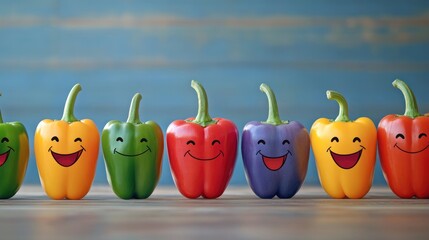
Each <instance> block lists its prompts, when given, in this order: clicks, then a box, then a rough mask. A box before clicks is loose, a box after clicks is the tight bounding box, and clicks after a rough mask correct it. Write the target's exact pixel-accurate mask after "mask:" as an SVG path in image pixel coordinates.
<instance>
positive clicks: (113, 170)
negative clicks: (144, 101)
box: [101, 93, 164, 199]
mask: <svg viewBox="0 0 429 240" xmlns="http://www.w3.org/2000/svg"><path fill="white" fill-rule="evenodd" d="M141 98H142V96H141V95H140V94H139V93H136V94H135V95H134V97H133V99H132V101H131V106H130V111H129V115H128V119H127V121H126V122H121V121H116V120H114V121H110V122H108V123H107V124H106V126H105V127H104V129H103V132H102V134H101V142H102V147H103V156H104V160H105V163H106V173H107V180H108V182H109V184H110V186H111V187H112V189H113V192H114V193H115V194H116V195H117V196H118V197H120V198H122V199H131V198H137V199H144V198H148V197H149V196H150V195H151V194H152V192H153V190H154V189H155V187H156V185H157V184H158V180H159V177H160V175H161V163H162V154H163V151H164V141H163V139H164V137H163V134H162V130H161V128H160V127H159V125H158V124H157V123H155V122H153V121H148V122H145V123H142V122H141V121H140V118H139V113H138V109H139V104H140V100H141Z"/></svg>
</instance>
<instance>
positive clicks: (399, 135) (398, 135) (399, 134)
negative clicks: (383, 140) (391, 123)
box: [395, 133, 405, 139]
mask: <svg viewBox="0 0 429 240" xmlns="http://www.w3.org/2000/svg"><path fill="white" fill-rule="evenodd" d="M395 138H402V139H405V136H404V135H403V134H401V133H398V134H396V137H395Z"/></svg>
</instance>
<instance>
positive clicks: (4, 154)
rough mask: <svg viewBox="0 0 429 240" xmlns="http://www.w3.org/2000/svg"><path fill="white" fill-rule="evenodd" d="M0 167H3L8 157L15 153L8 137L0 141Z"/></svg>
mask: <svg viewBox="0 0 429 240" xmlns="http://www.w3.org/2000/svg"><path fill="white" fill-rule="evenodd" d="M0 145H1V147H0V167H1V166H3V165H4V164H5V163H6V161H7V159H8V158H9V155H10V154H11V151H12V152H15V150H14V149H13V148H12V147H11V146H10V140H9V138H8V137H3V138H2V139H1V141H0Z"/></svg>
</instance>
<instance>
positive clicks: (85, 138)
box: [34, 84, 100, 199]
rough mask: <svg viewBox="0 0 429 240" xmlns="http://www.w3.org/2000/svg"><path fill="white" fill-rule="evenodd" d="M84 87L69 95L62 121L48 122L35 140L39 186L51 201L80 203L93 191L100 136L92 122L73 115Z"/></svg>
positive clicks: (43, 122) (43, 124)
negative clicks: (79, 200)
mask: <svg viewBox="0 0 429 240" xmlns="http://www.w3.org/2000/svg"><path fill="white" fill-rule="evenodd" d="M80 90H81V86H80V85H79V84H76V85H75V86H74V87H73V88H72V90H71V91H70V93H69V95H68V97H67V100H66V104H65V107H64V114H63V117H62V118H61V120H51V119H45V120H43V121H41V122H40V123H39V125H38V126H37V128H36V133H35V136H34V150H35V155H36V163H37V168H38V171H39V177H40V182H41V183H42V187H43V189H44V190H45V192H46V194H47V195H48V196H49V197H50V198H52V199H81V198H83V197H84V196H85V195H86V194H87V193H88V191H89V189H90V188H91V184H92V181H93V179H94V175H95V169H96V165H97V157H98V149H99V142H100V135H99V133H98V130H97V126H96V125H95V123H94V122H93V121H92V120H90V119H83V120H78V119H77V118H76V117H75V116H74V114H73V108H74V103H75V100H76V96H77V94H78V92H79V91H80Z"/></svg>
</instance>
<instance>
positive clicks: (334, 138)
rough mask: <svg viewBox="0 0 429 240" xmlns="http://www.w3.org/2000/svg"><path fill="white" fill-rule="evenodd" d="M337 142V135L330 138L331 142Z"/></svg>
mask: <svg viewBox="0 0 429 240" xmlns="http://www.w3.org/2000/svg"><path fill="white" fill-rule="evenodd" d="M334 141H335V142H339V141H340V139H338V138H337V137H333V138H332V139H331V142H334Z"/></svg>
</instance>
